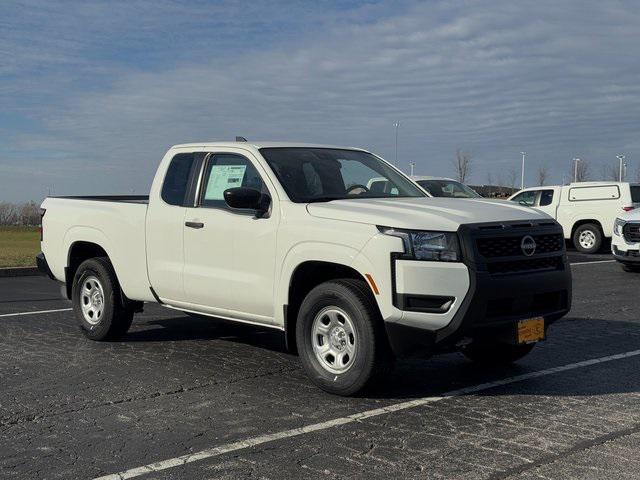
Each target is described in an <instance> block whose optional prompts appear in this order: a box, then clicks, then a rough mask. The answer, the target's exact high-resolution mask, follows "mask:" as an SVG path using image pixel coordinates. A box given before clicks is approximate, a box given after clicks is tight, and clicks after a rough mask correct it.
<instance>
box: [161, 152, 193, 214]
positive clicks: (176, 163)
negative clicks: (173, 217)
mask: <svg viewBox="0 0 640 480" xmlns="http://www.w3.org/2000/svg"><path fill="white" fill-rule="evenodd" d="M194 159H195V155H194V154H193V153H179V154H177V155H176V156H174V157H173V158H172V159H171V163H170V164H169V168H168V169H167V174H166V175H165V177H164V183H163V184H162V193H161V196H162V199H163V200H164V201H165V202H167V203H168V204H169V205H180V206H182V205H184V202H185V197H186V195H187V190H188V187H189V179H190V176H191V168H192V167H193V162H194Z"/></svg>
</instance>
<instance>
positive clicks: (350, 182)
mask: <svg viewBox="0 0 640 480" xmlns="http://www.w3.org/2000/svg"><path fill="white" fill-rule="evenodd" d="M260 153H261V154H262V156H263V157H264V158H265V159H266V160H267V163H268V164H269V166H270V167H271V169H272V170H273V171H274V173H275V174H276V176H277V177H278V180H279V181H280V183H281V184H282V187H283V188H284V190H285V191H286V192H287V195H289V198H290V199H291V201H293V202H296V203H309V202H328V201H331V200H345V199H356V198H398V197H426V196H427V195H425V194H424V192H422V191H421V190H420V189H419V188H418V187H417V186H416V185H414V184H413V182H411V181H410V180H408V179H407V178H405V177H404V176H403V175H401V174H400V173H398V172H396V171H395V170H394V169H393V168H391V167H390V166H389V165H387V164H386V163H385V162H383V161H382V160H380V159H379V158H377V157H376V156H375V155H372V154H370V153H367V152H362V151H358V150H341V149H332V148H307V147H284V148H283V147H277V148H261V149H260Z"/></svg>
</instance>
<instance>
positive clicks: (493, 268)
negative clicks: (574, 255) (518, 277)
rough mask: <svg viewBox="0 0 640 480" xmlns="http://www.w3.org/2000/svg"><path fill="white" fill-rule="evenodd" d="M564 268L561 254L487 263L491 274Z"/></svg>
mask: <svg viewBox="0 0 640 480" xmlns="http://www.w3.org/2000/svg"><path fill="white" fill-rule="evenodd" d="M562 268H563V262H562V257H561V256H556V257H541V258H525V259H523V260H505V261H500V262H491V263H488V264H487V270H489V273H491V274H500V273H516V272H531V271H536V272H537V271H543V270H561V269H562Z"/></svg>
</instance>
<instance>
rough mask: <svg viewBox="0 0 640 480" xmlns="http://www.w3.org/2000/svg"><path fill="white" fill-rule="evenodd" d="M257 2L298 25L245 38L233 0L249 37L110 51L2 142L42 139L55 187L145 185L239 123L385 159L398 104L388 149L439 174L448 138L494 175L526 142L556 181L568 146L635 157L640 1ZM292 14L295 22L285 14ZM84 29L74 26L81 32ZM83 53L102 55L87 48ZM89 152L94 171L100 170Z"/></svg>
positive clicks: (601, 157) (104, 189) (572, 151)
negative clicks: (354, 5) (167, 156)
mask: <svg viewBox="0 0 640 480" xmlns="http://www.w3.org/2000/svg"><path fill="white" fill-rule="evenodd" d="M134 5H138V4H134ZM138 6H139V5H138ZM172 9H173V4H170V3H167V4H166V5H165V10H164V11H163V10H162V8H160V12H162V13H163V14H160V13H159V14H158V16H157V18H155V19H152V20H150V24H152V23H153V24H154V25H155V26H156V27H158V26H162V25H163V22H165V21H166V15H164V14H166V12H167V10H169V11H172V12H174V13H176V15H178V14H179V15H186V17H185V18H186V19H185V20H184V24H185V25H188V24H190V23H192V22H196V23H197V21H198V16H201V15H207V14H208V13H209V14H210V13H211V12H215V13H219V12H220V11H221V10H220V9H213V10H209V7H205V6H203V4H196V7H193V6H192V8H190V9H187V11H186V12H187V13H185V12H179V11H177V10H172ZM269 12H270V10H269V9H268V8H265V7H264V5H261V6H258V7H256V9H255V10H254V11H252V12H251V13H261V14H263V15H264V18H263V21H264V22H268V20H270V19H271V20H273V21H274V22H275V23H276V24H278V25H282V26H285V27H286V26H289V27H290V28H291V29H292V31H293V34H292V33H287V32H285V33H282V32H280V33H274V34H273V35H274V36H275V37H277V38H279V39H281V40H282V41H272V42H271V43H269V44H267V45H262V44H260V42H259V40H260V39H261V38H262V37H261V36H260V35H257V36H256V35H255V33H251V34H247V35H248V37H251V38H254V39H257V40H256V41H255V42H254V43H252V42H251V41H250V38H243V37H242V35H243V25H242V22H240V21H239V20H238V18H240V17H241V16H242V15H241V13H239V12H238V10H234V11H232V13H231V14H230V15H226V16H225V21H224V22H223V23H224V24H225V26H224V29H225V32H228V36H229V38H233V39H239V40H238V41H242V42H244V43H246V46H244V47H243V48H240V49H238V50H237V51H235V52H234V54H232V55H231V54H228V53H225V52H221V51H219V50H218V48H217V47H218V46H219V45H220V41H221V40H220V38H219V36H218V35H214V36H208V35H207V34H206V32H203V35H202V38H201V39H200V40H199V41H198V43H197V45H195V46H194V49H193V51H191V52H189V54H188V55H187V54H184V49H185V48H187V47H186V46H185V45H182V44H180V45H179V46H178V48H177V50H176V49H170V48H169V49H168V50H167V52H166V54H165V56H166V57H167V58H168V57H171V56H176V57H179V58H183V59H184V60H183V61H176V62H172V61H170V60H168V59H167V58H165V59H164V61H163V62H161V64H162V65H164V68H160V67H159V64H156V63H154V65H152V66H147V67H140V66H136V65H131V64H127V62H125V61H124V60H121V61H119V62H115V63H118V65H117V66H116V67H114V68H113V69H110V70H108V71H107V72H106V73H105V75H104V76H103V80H102V82H104V83H100V84H99V86H98V87H96V88H91V87H90V86H87V85H83V88H81V89H79V90H78V91H74V90H72V91H64V92H60V98H59V99H57V100H56V101H54V102H51V103H50V104H48V103H45V104H42V105H38V106H37V108H36V110H37V114H36V115H35V116H36V117H37V119H38V121H40V122H42V128H40V129H37V130H36V131H30V130H29V129H25V130H24V131H18V132H17V134H16V135H13V137H12V138H11V139H10V142H9V148H10V149H11V150H12V151H13V152H14V153H15V152H16V151H27V152H32V151H37V152H39V153H40V155H38V158H44V157H43V156H42V155H41V153H42V152H51V155H52V156H53V157H56V160H55V168H56V169H58V171H63V172H65V176H67V175H68V180H66V181H63V184H62V185H61V186H60V187H58V189H60V188H62V189H64V190H65V191H67V192H69V193H82V192H85V191H93V190H96V191H99V192H101V193H108V192H109V191H113V192H120V191H130V189H131V188H136V189H137V190H138V191H141V190H143V189H144V188H146V186H147V185H148V184H149V182H150V180H151V178H150V176H151V175H152V171H153V169H154V167H155V165H156V163H157V161H158V160H159V158H160V156H161V155H162V153H163V150H164V149H165V148H166V147H168V146H169V145H170V144H173V143H182V142H187V141H198V140H214V139H225V138H233V137H234V136H235V135H239V134H241V135H245V136H247V137H248V138H250V139H273V140H300V141H313V142H327V143H332V144H352V145H359V146H365V147H368V148H370V149H372V150H374V151H377V152H379V153H381V154H383V155H386V156H387V157H388V158H390V159H391V160H393V158H392V155H390V154H391V152H393V139H394V136H393V127H392V124H393V122H394V121H395V120H396V119H400V121H401V130H400V148H399V151H400V160H401V162H402V164H406V163H408V162H409V161H416V162H417V172H419V173H421V174H427V173H433V174H440V175H442V174H450V173H451V171H450V170H451V169H450V165H449V159H450V158H451V157H452V155H453V152H454V151H455V149H456V148H457V147H461V148H464V149H467V150H470V151H471V152H473V154H474V156H475V158H476V165H475V170H474V172H475V180H476V181H480V182H482V181H484V180H485V179H486V174H485V173H484V172H485V171H492V172H494V176H495V173H497V172H498V171H499V170H504V169H505V168H507V166H508V165H510V164H514V165H517V162H518V159H519V152H520V151H521V150H523V149H524V150H526V151H527V152H528V153H529V162H530V165H531V168H530V172H529V173H530V175H529V177H530V178H531V180H533V178H534V166H535V165H537V164H541V163H546V164H547V165H549V166H550V167H552V171H553V173H554V175H555V181H559V180H560V175H561V174H562V173H565V172H566V171H568V170H569V162H570V159H571V157H572V156H575V155H579V156H581V157H584V158H589V159H591V160H592V161H593V162H594V163H595V162H603V161H605V159H606V160H610V161H612V162H613V161H615V158H614V157H615V153H617V152H618V151H624V152H625V153H626V154H627V158H628V159H629V160H630V161H631V162H633V161H634V158H635V157H634V153H635V154H637V155H639V156H640V152H639V151H638V148H637V147H638V140H637V137H638V129H637V126H636V125H637V124H638V120H639V119H640V118H639V116H640V115H639V112H640V110H639V108H638V107H639V106H640V96H639V93H640V92H639V90H640V87H639V86H638V85H637V78H638V73H639V71H638V70H639V67H638V53H639V51H638V47H637V45H638V44H640V43H639V41H640V30H638V29H637V25H638V24H639V20H640V18H639V17H640V12H639V11H638V10H637V8H635V6H634V3H633V2H595V1H588V2H585V1H576V2H552V1H539V2H507V1H490V2H484V1H483V2H475V1H466V2H465V1H441V2H430V3H427V4H417V5H411V6H405V7H403V8H400V9H399V10H398V11H397V12H396V13H395V14H391V12H390V11H387V10H386V9H384V8H383V7H382V6H380V5H374V6H368V7H364V8H359V9H355V10H348V11H346V12H345V14H344V15H343V16H340V14H339V13H338V12H336V10H335V9H327V11H318V10H315V11H313V12H310V13H309V14H308V15H306V16H305V8H304V5H303V4H295V7H292V9H291V11H289V12H287V11H286V9H278V10H277V12H276V13H275V14H270V13H269ZM295 14H297V15H299V16H300V17H299V20H298V21H297V22H295V21H293V20H292V19H291V18H292V17H290V16H289V15H295ZM101 15H104V17H105V20H106V22H105V23H106V25H105V26H104V28H103V31H104V32H105V33H104V34H105V35H106V36H107V37H116V36H117V35H118V32H124V34H126V35H127V36H129V37H131V38H133V39H134V40H135V39H136V38H137V37H136V35H135V34H133V33H132V32H131V31H130V30H131V29H132V28H134V26H133V25H132V24H131V22H130V21H129V20H130V19H129V17H128V16H126V15H116V16H115V18H114V17H112V16H110V15H109V12H108V11H104V12H102V13H101ZM270 15H271V16H270ZM363 15H364V17H363ZM243 18H244V17H243ZM334 18H335V19H339V21H336V22H332V21H330V20H332V19H334ZM362 18H366V19H367V21H365V22H363V21H358V19H362ZM259 24H260V22H257V21H256V23H254V24H251V25H253V26H252V27H251V29H252V31H254V30H256V28H257V27H256V25H259ZM300 25H306V26H307V28H300ZM283 28H284V27H283ZM109 29H114V31H110V30H109ZM80 33H81V34H80V38H79V39H78V42H79V43H82V41H87V38H86V37H89V39H90V38H91V35H90V32H86V31H84V30H83V31H81V32H80ZM156 34H157V32H156V33H149V32H147V33H146V34H145V35H143V36H142V37H140V38H141V39H140V40H139V41H140V42H142V44H144V42H147V41H152V40H153V38H154V35H156ZM265 38H266V37H265ZM223 44H224V45H227V43H225V42H223ZM74 48H75V47H74ZM78 48H79V49H80V50H81V48H80V47H78ZM71 50H73V51H76V50H74V49H73V48H72V49H71ZM66 52H67V54H68V52H69V50H66ZM154 55H155V53H154ZM30 58H34V57H30ZM33 61H34V62H35V64H37V63H38V61H39V60H38V57H35V60H33ZM108 63H109V62H108ZM78 68H80V67H78ZM91 68H92V69H99V68H101V63H100V62H98V61H96V60H95V59H93V60H92V67H91ZM80 70H82V69H81V68H80ZM92 71H93V70H92ZM87 75H88V76H89V77H90V76H91V75H92V73H87ZM69 82H70V83H71V84H75V83H77V82H78V79H74V80H72V81H69ZM80 83H82V82H80ZM1 88H2V85H1V84H0V91H2V90H1ZM9 90H11V88H9ZM45 91H46V89H45ZM32 114H33V113H32ZM0 126H1V123H0ZM1 135H2V134H1V133H0V136H1ZM5 157H6V156H5ZM1 158H3V155H2V147H0V159H1ZM0 161H2V160H0ZM29 161H33V160H24V162H25V163H24V164H25V165H29ZM43 161H44V160H39V162H43ZM74 162H87V163H86V164H87V165H92V166H93V169H92V170H91V171H90V170H88V169H86V170H85V169H84V168H78V167H77V163H75V164H74ZM51 164H54V162H51ZM637 164H640V158H638V160H637ZM39 165H40V164H39ZM95 169H97V170H98V171H102V172H103V175H100V176H99V177H98V178H99V180H96V175H95V171H94V170H95ZM592 170H593V171H597V169H596V168H595V165H594V168H593V169H592ZM1 181H2V180H1V179H0V182H1ZM25 182H26V179H25ZM79 185H83V186H84V187H83V189H82V190H79V187H78V186H79ZM31 195H32V196H35V195H34V194H31Z"/></svg>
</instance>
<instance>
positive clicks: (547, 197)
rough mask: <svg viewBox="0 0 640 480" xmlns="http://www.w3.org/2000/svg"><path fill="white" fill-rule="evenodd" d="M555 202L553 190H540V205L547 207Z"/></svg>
mask: <svg viewBox="0 0 640 480" xmlns="http://www.w3.org/2000/svg"><path fill="white" fill-rule="evenodd" d="M552 203H553V190H542V191H541V192H540V205H539V206H540V207H546V206H547V205H551V204H552Z"/></svg>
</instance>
